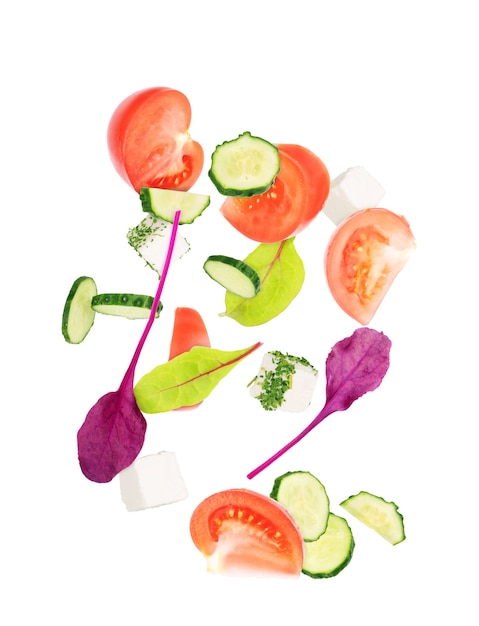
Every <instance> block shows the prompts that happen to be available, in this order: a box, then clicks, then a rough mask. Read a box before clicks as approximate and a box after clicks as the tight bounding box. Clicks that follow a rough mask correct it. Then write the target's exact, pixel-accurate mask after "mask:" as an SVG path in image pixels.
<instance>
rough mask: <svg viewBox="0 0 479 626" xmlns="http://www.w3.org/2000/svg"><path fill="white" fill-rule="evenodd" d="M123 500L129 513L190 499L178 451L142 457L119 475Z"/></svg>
mask: <svg viewBox="0 0 479 626" xmlns="http://www.w3.org/2000/svg"><path fill="white" fill-rule="evenodd" d="M119 477H120V491H121V499H122V500H123V502H124V503H125V505H126V508H127V510H128V511H142V510H144V509H149V508H152V507H156V506H161V505H163V504H171V503H172V502H178V501H179V500H184V499H185V498H186V497H187V496H188V491H187V489H186V485H185V482H184V480H183V477H182V475H181V472H180V468H179V467H178V463H177V461H176V455H175V453H174V452H159V453H158V454H149V455H147V456H143V457H139V458H137V459H136V461H134V462H133V463H132V464H131V465H130V466H129V467H127V468H126V469H124V470H123V471H122V472H120V474H119Z"/></svg>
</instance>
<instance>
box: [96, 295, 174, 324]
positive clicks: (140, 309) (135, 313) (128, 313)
mask: <svg viewBox="0 0 479 626" xmlns="http://www.w3.org/2000/svg"><path fill="white" fill-rule="evenodd" d="M154 300H155V299H154V298H153V297H152V296H142V295H138V294H134V293H102V294H98V295H95V296H93V298H92V299H91V307H92V309H93V310H94V311H96V312H97V313H104V314H105V315H116V316H118V317H126V318H128V319H130V320H143V319H147V318H148V317H150V311H151V307H152V306H153V302H154ZM162 308H163V305H162V304H161V302H160V303H159V305H158V309H157V311H156V315H155V317H159V315H160V311H161V309H162Z"/></svg>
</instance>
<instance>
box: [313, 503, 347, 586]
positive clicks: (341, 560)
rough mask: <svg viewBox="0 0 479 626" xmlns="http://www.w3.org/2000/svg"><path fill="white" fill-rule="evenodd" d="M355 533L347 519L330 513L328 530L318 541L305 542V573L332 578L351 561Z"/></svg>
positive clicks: (314, 576) (316, 576) (315, 576)
mask: <svg viewBox="0 0 479 626" xmlns="http://www.w3.org/2000/svg"><path fill="white" fill-rule="evenodd" d="M353 552H354V538H353V533H352V532H351V529H350V527H349V525H348V523H347V521H346V520H345V519H344V518H342V517H339V516H338V515H335V514H334V513H330V514H329V517H328V525H327V527H326V532H325V533H323V534H322V535H321V537H320V538H319V539H318V540H317V541H310V542H308V543H305V544H304V561H303V570H302V571H303V574H306V575H307V576H311V578H331V577H332V576H336V575H337V574H339V572H341V571H342V570H343V569H344V568H345V567H346V565H348V563H349V562H350V561H351V559H352V557H353Z"/></svg>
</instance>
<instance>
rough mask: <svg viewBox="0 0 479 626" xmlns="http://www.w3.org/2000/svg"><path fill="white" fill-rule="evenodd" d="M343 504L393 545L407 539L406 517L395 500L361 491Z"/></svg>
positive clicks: (342, 503)
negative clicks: (387, 499)
mask: <svg viewBox="0 0 479 626" xmlns="http://www.w3.org/2000/svg"><path fill="white" fill-rule="evenodd" d="M341 506H342V507H343V508H344V509H345V510H346V511H347V512H348V513H350V514H351V515H353V516H354V517H355V518H357V519H358V520H359V521H360V522H362V523H363V524H365V525H366V526H368V527H369V528H372V529H373V530H375V531H376V532H377V533H378V534H380V535H381V537H383V538H384V539H386V540H387V541H389V543H391V544H392V545H393V546H395V545H396V544H398V543H401V541H404V539H406V535H405V532H404V518H403V516H402V515H401V513H399V511H398V507H397V504H395V503H394V502H386V500H384V498H381V497H380V496H375V495H374V494H372V493H369V492H367V491H360V492H359V493H357V494H356V495H354V496H350V497H349V498H347V499H346V500H344V501H343V502H341Z"/></svg>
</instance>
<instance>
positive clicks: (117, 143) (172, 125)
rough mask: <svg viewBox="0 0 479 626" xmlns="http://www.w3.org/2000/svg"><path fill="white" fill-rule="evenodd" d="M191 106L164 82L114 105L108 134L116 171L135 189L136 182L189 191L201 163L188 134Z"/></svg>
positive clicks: (197, 146)
mask: <svg viewBox="0 0 479 626" xmlns="http://www.w3.org/2000/svg"><path fill="white" fill-rule="evenodd" d="M190 122H191V106H190V103H189V101H188V99H187V98H186V96H185V95H184V94H182V93H181V92H179V91H176V90H175V89H170V88H168V87H151V88H149V89H143V90H142V91H138V92H136V93H134V94H132V95H130V96H129V97H128V98H126V99H125V100H124V101H123V102H121V103H120V104H119V106H118V107H117V108H116V109H115V111H114V113H113V115H112V117H111V120H110V123H109V126H108V133H107V142H108V149H109V153H110V158H111V160H112V163H113V165H114V167H115V169H116V171H117V172H118V174H119V175H120V176H121V177H122V178H123V179H124V180H125V181H126V182H127V183H128V184H129V185H131V186H132V187H133V188H134V189H135V190H136V191H137V192H138V193H139V190H140V187H157V188H162V189H177V190H179V191H187V190H188V189H190V187H191V186H192V185H193V184H194V183H195V182H196V180H197V179H198V177H199V175H200V174H201V170H202V168H203V163H204V154H203V149H202V147H201V145H200V144H199V143H198V142H196V141H194V140H193V139H192V138H191V137H190V135H189V134H188V130H189V126H190Z"/></svg>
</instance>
